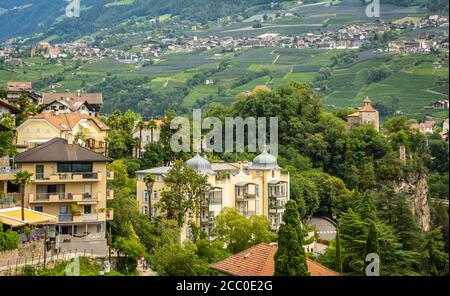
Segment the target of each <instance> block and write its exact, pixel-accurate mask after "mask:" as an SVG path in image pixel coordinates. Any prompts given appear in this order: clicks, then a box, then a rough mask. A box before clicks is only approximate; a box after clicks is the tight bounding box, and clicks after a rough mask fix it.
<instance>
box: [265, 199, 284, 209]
mask: <svg viewBox="0 0 450 296" xmlns="http://www.w3.org/2000/svg"><path fill="white" fill-rule="evenodd" d="M285 203H286V202H285V201H284V200H277V201H270V202H269V212H282V211H284V205H285Z"/></svg>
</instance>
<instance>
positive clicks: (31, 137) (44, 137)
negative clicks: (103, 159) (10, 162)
mask: <svg viewBox="0 0 450 296" xmlns="http://www.w3.org/2000/svg"><path fill="white" fill-rule="evenodd" d="M108 131H109V128H108V126H107V125H106V124H105V123H103V122H102V121H101V120H100V119H99V118H97V117H93V116H90V115H87V114H81V113H58V112H51V113H42V114H38V115H35V116H31V117H29V118H28V119H27V120H26V121H25V122H24V123H22V124H21V125H20V126H18V127H17V137H16V139H17V140H16V145H17V147H18V148H19V150H20V149H21V150H22V151H24V150H26V149H30V148H33V147H36V146H37V145H40V144H42V143H45V142H48V141H49V140H51V139H53V138H56V137H59V138H64V139H69V140H70V139H73V138H74V137H75V136H76V135H82V136H83V137H84V139H82V140H81V139H80V140H79V142H78V144H80V145H82V146H84V147H86V148H88V149H91V150H93V151H95V152H98V153H102V154H105V155H106V152H107V148H108V147H107V144H106V139H107V133H108Z"/></svg>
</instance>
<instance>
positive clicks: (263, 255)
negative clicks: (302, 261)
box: [211, 243, 339, 276]
mask: <svg viewBox="0 0 450 296" xmlns="http://www.w3.org/2000/svg"><path fill="white" fill-rule="evenodd" d="M276 252H277V246H276V245H275V244H266V243H261V244H258V245H256V246H253V247H251V248H249V249H247V250H244V251H242V252H240V253H238V254H236V255H233V256H231V257H228V258H227V259H225V260H223V261H220V262H217V263H214V264H211V268H213V269H215V270H218V271H220V272H223V273H225V274H229V275H233V276H272V275H273V274H274V272H275V260H274V257H275V253H276ZM306 264H307V266H308V271H309V273H310V275H311V276H337V275H339V273H337V272H336V271H334V270H331V269H329V268H327V267H325V266H323V265H321V264H319V263H317V262H315V261H313V260H310V259H306Z"/></svg>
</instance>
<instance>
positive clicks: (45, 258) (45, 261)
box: [44, 221, 48, 268]
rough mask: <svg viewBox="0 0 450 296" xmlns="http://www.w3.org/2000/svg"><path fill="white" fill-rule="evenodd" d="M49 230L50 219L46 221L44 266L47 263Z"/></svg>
mask: <svg viewBox="0 0 450 296" xmlns="http://www.w3.org/2000/svg"><path fill="white" fill-rule="evenodd" d="M47 231H48V221H45V232H44V268H45V265H46V263H47Z"/></svg>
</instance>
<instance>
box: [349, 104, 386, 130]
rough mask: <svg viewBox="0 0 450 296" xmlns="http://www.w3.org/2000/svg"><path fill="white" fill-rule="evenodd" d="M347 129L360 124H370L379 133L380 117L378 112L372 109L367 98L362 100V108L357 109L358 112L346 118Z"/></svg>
mask: <svg viewBox="0 0 450 296" xmlns="http://www.w3.org/2000/svg"><path fill="white" fill-rule="evenodd" d="M347 122H348V123H349V127H350V128H352V127H354V126H358V125H361V124H371V125H373V128H374V129H375V130H376V131H378V132H379V131H380V115H379V114H378V111H377V110H376V109H375V108H373V107H372V101H371V100H370V99H369V97H366V98H365V99H364V106H363V107H361V108H358V111H357V112H355V113H352V114H350V115H349V116H347Z"/></svg>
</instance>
